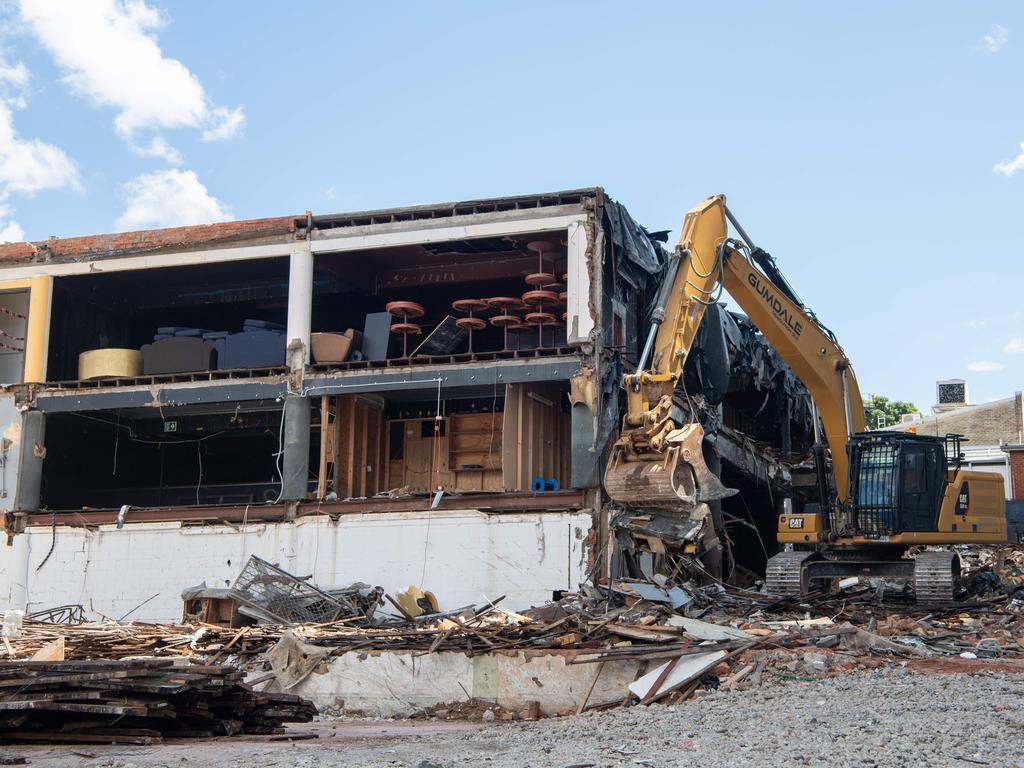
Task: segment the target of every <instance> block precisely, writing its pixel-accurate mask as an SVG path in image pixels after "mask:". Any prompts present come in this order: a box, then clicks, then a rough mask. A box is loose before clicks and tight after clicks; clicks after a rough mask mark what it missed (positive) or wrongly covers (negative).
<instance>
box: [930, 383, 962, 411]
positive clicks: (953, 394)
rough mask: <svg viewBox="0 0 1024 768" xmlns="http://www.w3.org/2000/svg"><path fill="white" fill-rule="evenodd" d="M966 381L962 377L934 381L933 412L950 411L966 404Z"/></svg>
mask: <svg viewBox="0 0 1024 768" xmlns="http://www.w3.org/2000/svg"><path fill="white" fill-rule="evenodd" d="M967 404H968V403H967V382H966V381H964V380H963V379H946V380H945V381H937V382H935V407H934V409H933V410H934V411H935V412H937V413H938V412H941V411H951V410H953V409H954V408H963V407H964V406H965V405H967Z"/></svg>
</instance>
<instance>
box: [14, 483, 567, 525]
mask: <svg viewBox="0 0 1024 768" xmlns="http://www.w3.org/2000/svg"><path fill="white" fill-rule="evenodd" d="M585 504H586V502H585V498H584V494H583V492H582V491H553V492H549V493H532V492H529V491H513V492H510V493H479V494H471V495H464V496H444V497H443V498H442V499H441V502H440V503H439V504H438V506H437V507H435V508H434V509H433V510H432V511H437V510H441V511H457V510H478V511H480V512H487V513H502V512H565V511H574V510H577V509H582V508H583V507H584V506H585ZM429 509H431V507H430V498H429V497H425V496H417V497H409V498H404V499H353V500H351V501H324V502H302V503H300V504H299V506H298V510H297V512H296V517H307V516H311V515H315V514H326V515H331V516H334V517H336V516H339V515H349V514H359V515H362V514H373V513H375V512H377V513H399V512H426V511H427V510H429ZM117 514H118V510H116V509H104V510H88V511H82V512H77V511H76V512H58V513H57V523H58V525H66V526H71V527H83V526H96V525H113V524H114V523H116V522H117ZM19 515H20V516H21V517H22V518H23V519H24V521H25V524H26V525H27V526H36V525H47V526H48V525H51V524H52V522H53V517H52V516H51V513H49V512H45V513H44V512H35V513H27V514H20V513H19ZM286 519H289V518H288V515H287V507H286V505H284V504H249V505H242V506H238V505H236V506H229V507H217V506H207V507H150V508H145V509H134V508H133V509H130V510H129V511H128V512H127V514H126V516H125V521H126V524H130V523H158V522H184V523H200V522H227V523H244V522H260V521H264V522H273V521H280V520H286Z"/></svg>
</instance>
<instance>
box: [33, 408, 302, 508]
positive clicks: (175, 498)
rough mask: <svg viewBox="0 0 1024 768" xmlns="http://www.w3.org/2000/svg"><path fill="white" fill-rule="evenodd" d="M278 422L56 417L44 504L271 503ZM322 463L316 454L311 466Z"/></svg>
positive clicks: (250, 416) (251, 416)
mask: <svg viewBox="0 0 1024 768" xmlns="http://www.w3.org/2000/svg"><path fill="white" fill-rule="evenodd" d="M280 419H281V413H280V410H264V411H259V412H250V413H244V412H239V413H237V414H235V413H221V414H204V415H194V416H189V415H180V414H179V415H172V416H167V417H166V418H160V417H159V414H158V413H154V414H153V416H151V417H147V418H139V417H137V416H136V415H134V414H124V413H118V412H115V411H100V412H95V413H89V414H51V415H50V416H49V417H48V419H47V431H46V460H45V463H44V467H43V487H42V504H43V506H44V507H45V508H47V509H55V510H71V509H81V508H83V507H96V508H118V507H120V506H121V505H122V504H129V505H132V506H163V505H168V506H170V505H194V504H221V503H224V504H227V503H259V502H262V501H268V500H270V501H273V500H274V498H276V495H277V490H278V489H279V482H280V481H279V478H278V474H277V467H276V457H275V454H276V453H277V450H278V429H279V426H280ZM168 430H173V431H168ZM314 442H315V441H314ZM318 447H319V446H317V450H318ZM317 465H318V456H316V455H313V456H311V464H310V466H311V467H313V468H315V467H316V466H317Z"/></svg>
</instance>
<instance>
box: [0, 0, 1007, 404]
mask: <svg viewBox="0 0 1024 768" xmlns="http://www.w3.org/2000/svg"><path fill="white" fill-rule="evenodd" d="M61 6H64V7H61ZM1022 64H1024V6H1021V5H1020V4H1018V3H1013V2H1005V3H984V2H979V3H970V4H968V3H953V2H929V3H924V2H918V3H903V4H893V3H871V2H869V3H848V4H843V5H841V6H840V5H839V4H834V3H827V4H826V3H756V2H749V3H743V2H735V3H729V4H726V3H716V4H708V3H682V2H680V3H668V2H666V3H653V2H652V3H643V4H633V5H632V7H630V8H629V9H628V10H627V9H626V6H625V5H624V4H622V3H611V2H607V3H604V2H587V3H584V2H560V3H550V2H548V3H543V2H519V3H507V4H501V5H499V4H495V3H476V2H450V3H441V2H438V3H386V2H376V3H358V4H357V3H343V2H323V3H318V2H305V3H270V2H259V3H257V2H246V3H242V2H237V3H235V2H226V1H225V2H217V3H209V2H198V1H197V2H180V3H172V2H157V0H147V2H142V1H141V0H140V1H138V2H129V3H125V2H119V1H118V0H75V1H74V2H67V3H64V2H58V1H57V0H0V236H6V237H7V238H8V239H11V238H12V237H18V238H20V237H24V238H28V239H33V240H39V239H44V238H46V237H47V236H50V235H56V236H70V235H76V234H88V233H95V232H104V231H111V230H114V229H120V228H144V227H149V226H161V225H171V224H179V223H186V222H193V221H208V220H215V219H223V218H230V217H233V218H250V217H260V216H271V215H278V214H286V213H299V212H302V211H304V210H306V209H311V210H313V211H314V212H315V213H328V212H338V211H346V210H355V209H367V208H378V207H389V206H395V205H404V204H412V203H428V202H440V201H444V200H452V199H460V198H462V199H465V198H471V197H486V196H494V195H510V194H519V193H528V192H537V191H549V190H555V189H567V188H574V187H581V186H591V185H601V186H604V187H605V188H606V189H607V190H608V192H609V194H611V195H612V196H613V197H615V198H617V199H619V200H621V201H622V202H624V203H625V204H626V205H627V206H628V207H629V209H630V210H631V211H632V213H633V214H634V216H635V217H636V218H637V219H638V220H640V221H641V222H642V223H644V224H645V225H647V226H648V227H650V228H651V229H668V228H671V229H673V230H677V229H678V226H679V224H680V222H681V220H682V216H683V213H684V212H685V211H686V210H687V209H688V208H689V207H691V206H692V205H693V204H694V203H696V202H697V201H699V200H700V199H702V198H703V197H705V196H707V195H709V194H713V193H716V192H724V193H726V194H727V195H728V196H729V200H730V205H731V207H732V208H733V210H734V211H735V213H736V214H737V215H738V216H739V218H740V220H741V221H742V222H743V223H744V225H745V227H746V229H747V230H748V231H749V232H750V234H751V235H752V236H753V237H754V238H755V240H756V241H757V242H758V244H759V245H761V246H762V247H764V248H766V249H767V250H769V251H771V252H772V253H773V255H775V257H776V258H777V259H778V261H779V263H780V265H781V267H782V269H783V270H784V272H785V273H786V274H787V275H788V276H789V278H790V281H791V282H792V283H793V285H794V286H795V287H796V288H797V290H798V291H799V293H800V294H801V296H802V297H803V298H804V300H805V301H806V302H807V303H808V304H809V305H810V306H812V307H813V308H814V309H815V310H816V311H817V312H818V314H819V316H820V317H821V318H822V319H823V320H824V321H825V322H826V323H827V324H828V325H829V326H830V327H831V328H832V329H833V330H834V331H835V332H836V333H837V335H838V336H839V338H840V340H841V341H842V343H843V344H844V346H845V348H846V351H847V353H848V354H849V355H850V358H851V359H852V361H853V363H854V367H855V369H856V371H857V374H858V377H859V380H860V383H861V388H862V389H863V390H864V391H865V392H866V393H880V394H886V395H888V396H891V397H897V398H901V399H910V400H913V401H914V402H915V403H916V404H917V405H918V406H919V407H921V408H924V409H927V408H928V406H930V405H931V404H932V402H933V400H934V382H935V380H936V379H942V378H965V379H967V380H968V382H969V386H970V390H971V398H972V400H973V401H974V402H984V401H986V400H990V399H995V398H1000V397H1006V396H1009V395H1010V394H1012V393H1013V392H1014V391H1015V390H1018V389H1022V388H1024V387H1022V378H1024V377H1022V373H1024V307H1022V306H1021V304H1022V302H1021V277H1022V276H1024V267H1022V266H1021V253H1020V246H1019V226H1020V225H1019V221H1020V214H1021V211H1022V204H1024V157H1022V158H1021V159H1020V160H1017V162H1016V163H1015V162H1014V161H1015V160H1016V159H1017V158H1018V157H1020V156H1021V155H1022V152H1024V150H1022V147H1021V142H1024V99H1022V98H1021V97H1022V74H1024V66H1022ZM1018 166H1020V167H1019V168H1018ZM0 239H3V237H0Z"/></svg>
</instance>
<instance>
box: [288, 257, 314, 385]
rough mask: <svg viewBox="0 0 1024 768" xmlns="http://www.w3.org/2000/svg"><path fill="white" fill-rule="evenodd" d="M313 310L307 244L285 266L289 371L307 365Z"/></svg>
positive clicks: (311, 276) (311, 259) (311, 268)
mask: <svg viewBox="0 0 1024 768" xmlns="http://www.w3.org/2000/svg"><path fill="white" fill-rule="evenodd" d="M312 310H313V252H312V251H310V250H309V243H301V244H300V245H299V246H298V247H296V249H295V250H293V251H292V253H291V257H290V261H289V265H288V326H287V332H286V334H285V338H286V339H287V342H288V367H289V368H291V370H292V371H293V372H295V371H301V370H302V369H303V368H304V367H305V365H306V363H307V362H309V359H310V354H309V329H310V317H311V314H312Z"/></svg>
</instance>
